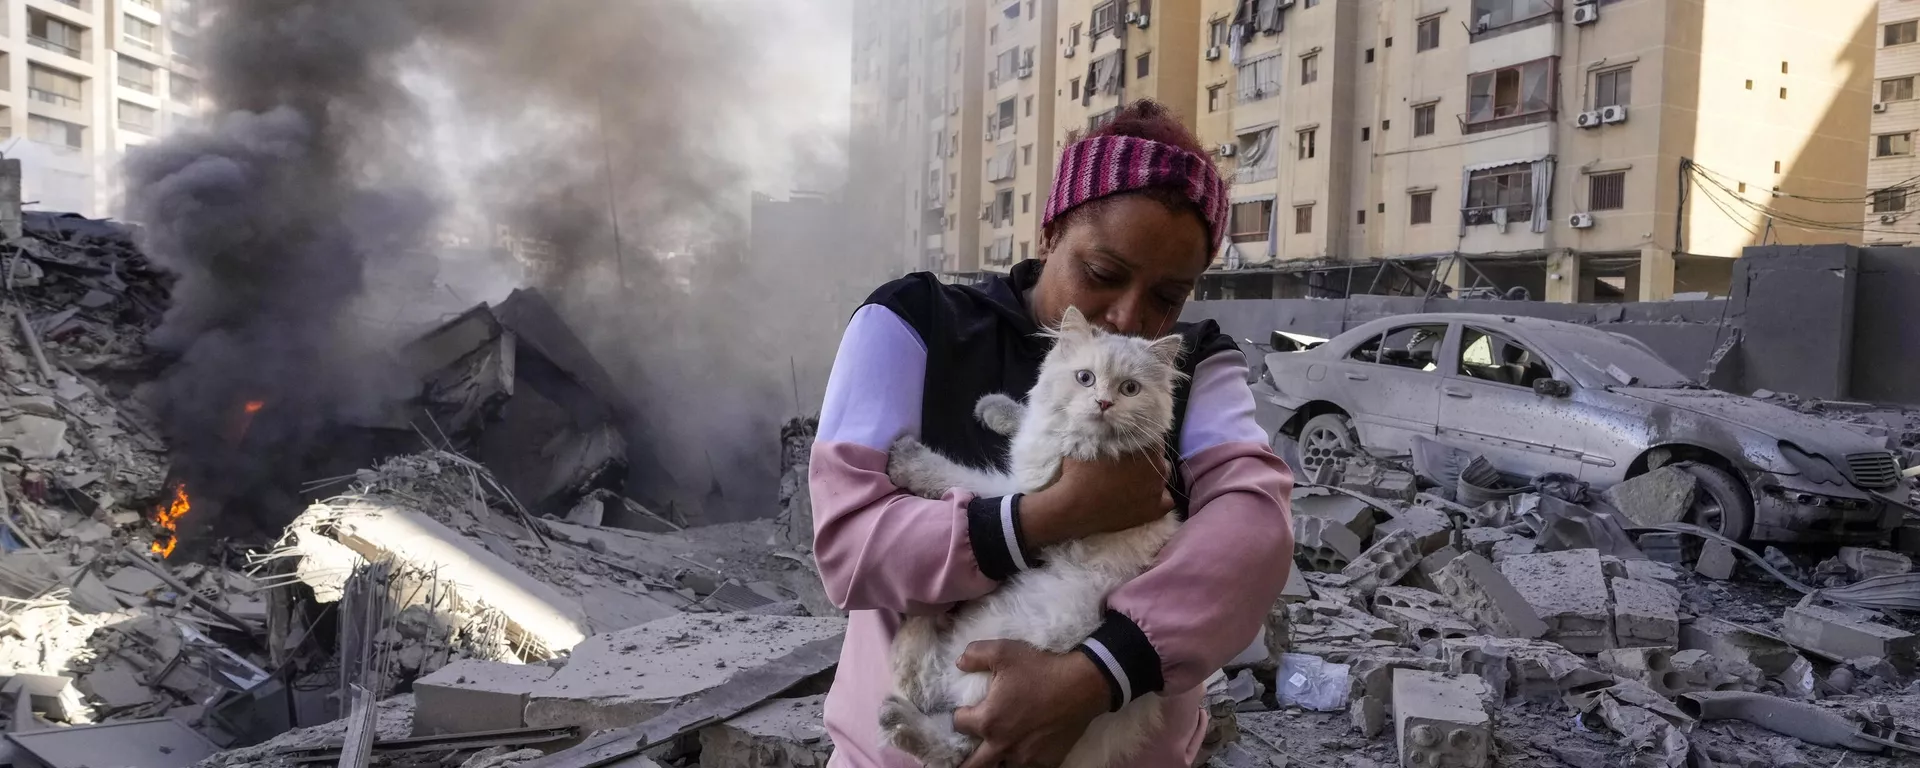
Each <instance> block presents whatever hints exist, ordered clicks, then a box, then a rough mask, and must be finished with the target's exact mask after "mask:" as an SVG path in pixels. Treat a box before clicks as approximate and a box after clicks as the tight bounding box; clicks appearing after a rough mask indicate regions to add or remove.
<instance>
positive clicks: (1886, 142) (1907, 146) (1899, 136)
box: [1873, 132, 1913, 157]
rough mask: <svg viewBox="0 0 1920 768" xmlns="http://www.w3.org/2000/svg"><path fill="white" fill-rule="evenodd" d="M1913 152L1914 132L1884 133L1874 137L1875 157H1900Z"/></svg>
mask: <svg viewBox="0 0 1920 768" xmlns="http://www.w3.org/2000/svg"><path fill="white" fill-rule="evenodd" d="M1911 154H1913V134H1912V133H1911V132H1908V133H1883V134H1880V135H1878V136H1875V137H1873V156H1874V157H1899V156H1902V155H1911Z"/></svg>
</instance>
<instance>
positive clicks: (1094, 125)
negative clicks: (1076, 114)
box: [1087, 107, 1120, 133]
mask: <svg viewBox="0 0 1920 768" xmlns="http://www.w3.org/2000/svg"><path fill="white" fill-rule="evenodd" d="M1119 116H1120V108H1119V107H1114V108H1113V109H1109V110H1107V111H1105V112H1102V113H1100V114H1097V115H1094V116H1093V117H1089V118H1087V132H1088V133H1092V132H1094V131H1097V130H1100V129H1101V128H1102V127H1104V126H1105V125H1106V124H1107V123H1111V122H1113V119H1114V118H1116V117H1119Z"/></svg>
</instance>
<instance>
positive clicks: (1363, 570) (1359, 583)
mask: <svg viewBox="0 0 1920 768" xmlns="http://www.w3.org/2000/svg"><path fill="white" fill-rule="evenodd" d="M1383 529H1384V526H1383ZM1419 548H1420V540H1419V534H1417V533H1416V532H1414V531H1412V530H1396V531H1392V532H1390V533H1388V534H1386V535H1385V536H1383V537H1381V538H1380V539H1379V540H1377V541H1375V542H1374V544H1373V546H1371V547H1368V548H1367V551H1366V552H1364V553H1362V554H1361V555H1360V557H1359V558H1357V559H1355V560H1354V561H1353V562H1352V563H1350V564H1348V565H1347V567H1346V568H1344V569H1342V570H1341V571H1340V575H1342V576H1345V577H1347V578H1348V579H1350V580H1351V581H1352V584H1353V588H1354V589H1356V590H1359V591H1360V593H1361V594H1371V593H1372V592H1373V591H1374V590H1376V589H1379V588H1381V587H1387V586H1392V585H1394V584H1397V583H1399V581H1400V580H1401V579H1403V578H1405V577H1406V575H1407V573H1408V572H1410V571H1412V570H1413V567H1414V566H1415V565H1416V564H1418V563H1419V562H1420V558H1422V557H1424V556H1425V553H1423V552H1421V551H1420V549H1419Z"/></svg>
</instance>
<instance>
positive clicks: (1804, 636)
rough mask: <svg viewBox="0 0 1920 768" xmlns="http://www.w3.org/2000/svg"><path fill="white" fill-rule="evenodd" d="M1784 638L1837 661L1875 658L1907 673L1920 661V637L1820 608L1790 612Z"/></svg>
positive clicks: (1783, 621) (1783, 625) (1785, 623)
mask: <svg viewBox="0 0 1920 768" xmlns="http://www.w3.org/2000/svg"><path fill="white" fill-rule="evenodd" d="M1781 634H1783V635H1785V636H1786V640H1787V642H1789V643H1792V644H1794V645H1796V646H1799V647H1801V648H1805V649H1807V650H1809V651H1813V652H1814V653H1817V654H1819V655H1821V656H1825V657H1827V658H1830V659H1834V660H1836V661H1851V660H1853V659H1859V658H1865V657H1868V656H1875V657H1879V658H1881V659H1884V660H1886V661H1887V663H1889V664H1892V665H1893V666H1894V667H1896V668H1898V669H1901V670H1903V671H1904V670H1910V669H1912V668H1913V666H1914V661H1915V660H1916V658H1920V636H1916V635H1914V634H1913V633H1912V632H1907V631H1904V630H1901V629H1896V628H1894V627H1890V626H1887V625H1885V624H1877V623H1874V622H1870V621H1859V620H1856V619H1853V618H1851V617H1848V616H1847V615H1846V614H1844V613H1841V612H1839V611H1836V610H1833V609H1831V608H1823V607H1820V606H1814V605H1808V606H1798V605H1796V606H1793V607H1790V608H1788V609H1787V613H1786V616H1785V617H1784V618H1783V619H1782V621H1781Z"/></svg>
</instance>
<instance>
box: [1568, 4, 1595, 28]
mask: <svg viewBox="0 0 1920 768" xmlns="http://www.w3.org/2000/svg"><path fill="white" fill-rule="evenodd" d="M1599 20H1600V6H1597V5H1576V6H1574V7H1573V23H1574V24H1579V25H1586V24H1592V23H1594V22H1596V21H1599Z"/></svg>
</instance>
